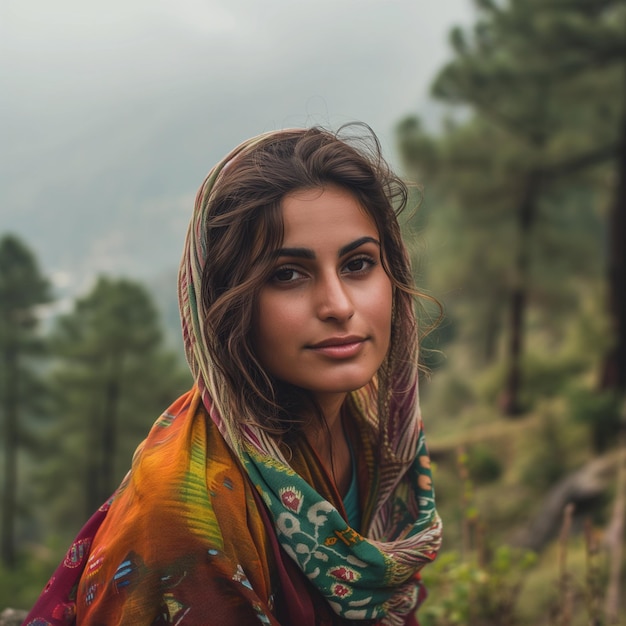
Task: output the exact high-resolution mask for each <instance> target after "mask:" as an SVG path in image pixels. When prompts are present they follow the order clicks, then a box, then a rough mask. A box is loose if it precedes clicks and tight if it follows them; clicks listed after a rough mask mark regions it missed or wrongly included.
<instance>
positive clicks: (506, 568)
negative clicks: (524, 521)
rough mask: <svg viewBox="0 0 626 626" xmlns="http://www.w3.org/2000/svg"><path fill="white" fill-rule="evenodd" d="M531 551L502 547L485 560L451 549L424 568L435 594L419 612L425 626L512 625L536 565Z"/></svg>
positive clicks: (421, 621) (429, 586)
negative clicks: (531, 570) (522, 593)
mask: <svg viewBox="0 0 626 626" xmlns="http://www.w3.org/2000/svg"><path fill="white" fill-rule="evenodd" d="M535 562H536V557H535V555H534V554H533V553H532V552H528V551H522V550H514V549H512V548H509V547H507V546H501V547H499V548H497V549H496V550H495V552H494V553H493V556H492V557H491V558H489V559H488V560H487V561H486V562H485V563H483V564H479V563H477V562H475V561H472V560H469V559H464V558H463V557H462V556H461V555H460V554H459V553H457V552H454V551H451V552H448V553H446V554H445V555H443V556H442V557H441V558H439V559H438V560H437V561H436V562H435V564H434V566H431V567H430V568H428V569H426V570H424V582H425V584H426V587H427V588H428V589H431V590H432V595H431V597H430V598H429V599H428V601H427V602H426V604H425V605H424V608H423V609H422V611H420V614H419V616H420V624H421V625H422V626H453V625H457V624H458V625H459V626H461V625H462V626H466V625H467V624H472V626H492V625H493V626H496V625H498V626H513V625H514V624H518V623H519V622H518V619H517V613H516V608H517V602H518V598H519V593H520V589H521V587H522V585H523V582H524V577H525V576H526V573H527V572H528V570H529V569H530V568H531V567H532V566H533V565H534V564H535Z"/></svg>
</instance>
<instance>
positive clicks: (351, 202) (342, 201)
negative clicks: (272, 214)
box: [281, 186, 378, 245]
mask: <svg viewBox="0 0 626 626" xmlns="http://www.w3.org/2000/svg"><path fill="white" fill-rule="evenodd" d="M281 211H282V218H283V228H284V238H283V245H286V244H289V245H291V244H294V245H295V244H297V243H299V244H301V245H304V244H306V243H309V244H316V245H322V244H324V243H331V242H336V241H341V242H343V243H345V241H346V240H352V239H356V238H358V237H363V236H370V237H376V238H378V228H377V226H376V223H375V222H374V220H373V218H372V217H371V216H370V214H369V213H368V212H367V210H366V209H365V208H364V207H363V205H362V204H361V203H360V202H359V200H358V199H357V198H356V196H354V195H353V194H352V193H350V192H349V191H348V190H346V189H343V188H341V187H337V186H326V187H323V188H315V189H302V190H298V191H295V192H292V193H290V194H288V195H287V196H285V198H283V201H282V203H281Z"/></svg>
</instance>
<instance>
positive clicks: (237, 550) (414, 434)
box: [24, 134, 441, 626]
mask: <svg viewBox="0 0 626 626" xmlns="http://www.w3.org/2000/svg"><path fill="white" fill-rule="evenodd" d="M265 137H267V135H265V136H261V137H259V138H255V139H253V140H251V141H249V142H246V143H245V144H242V146H240V147H239V148H237V149H236V150H235V151H234V152H233V153H231V154H230V155H229V156H228V157H227V158H226V159H225V160H224V161H222V162H221V163H220V164H218V165H217V166H216V167H215V168H214V169H213V170H212V171H211V173H210V174H209V176H208V177H207V179H206V181H205V183H204V185H203V186H202V188H201V189H200V192H199V194H198V197H197V200H196V207H195V212H194V216H193V219H192V221H191V224H190V228H189V232H188V236H187V240H186V244H185V252H184V255H183V261H182V264H181V270H180V277H179V299H180V305H181V315H182V325H183V336H184V340H185V346H186V352H187V358H188V361H189V363H190V366H191V369H192V371H193V372H194V375H195V377H196V380H197V388H194V390H192V391H191V392H190V393H188V394H186V395H185V396H183V397H181V398H180V399H179V400H178V401H177V402H175V403H174V404H173V405H172V406H171V407H170V408H169V409H168V411H166V412H165V413H164V414H163V415H162V416H161V418H159V420H157V422H156V423H155V425H154V426H153V428H152V430H151V431H150V434H149V436H148V438H147V439H146V441H145V442H144V443H143V444H142V445H141V446H140V447H139V448H138V449H137V452H136V453H135V456H134V458H133V465H132V469H131V471H130V472H129V474H128V476H127V477H126V479H125V480H124V482H123V483H122V485H121V486H120V488H119V489H118V491H117V492H116V494H115V495H114V497H113V498H112V500H111V501H110V502H108V503H106V504H105V505H104V506H103V507H102V508H101V510H100V511H98V512H96V514H95V515H94V517H93V518H92V519H91V520H90V521H89V522H88V524H87V525H86V526H85V528H84V529H83V531H82V532H81V534H80V535H79V536H78V537H77V539H76V541H75V542H74V544H73V545H72V547H71V549H70V551H69V552H68V555H67V557H66V559H65V560H64V562H63V563H62V564H61V566H60V567H59V569H58V570H57V572H55V574H54V576H53V577H52V579H51V581H50V583H49V585H48V587H47V588H46V590H45V591H44V593H43V594H42V596H41V598H40V600H39V601H38V602H37V604H36V605H35V607H33V609H32V611H31V613H30V614H29V616H28V618H27V620H26V621H25V622H24V623H25V624H26V625H27V626H49V625H54V626H57V625H58V626H60V625H61V624H72V623H73V622H74V618H75V616H76V617H77V621H78V623H79V624H81V625H87V624H88V625H93V626H96V625H100V624H107V625H114V624H133V625H134V626H142V625H143V626H151V625H152V626H156V625H157V624H179V625H181V626H196V625H197V626H200V625H201V624H220V625H223V626H247V625H248V624H250V625H251V624H258V623H262V624H273V625H275V626H278V625H279V624H283V625H284V626H285V625H286V624H296V623H297V624H298V626H309V625H310V626H314V625H315V624H344V623H346V622H349V621H353V620H354V621H360V620H370V621H373V622H375V623H377V624H381V625H385V626H387V625H391V626H396V625H398V626H399V625H400V624H407V623H410V620H411V617H410V616H411V615H412V614H413V613H414V611H415V608H416V606H417V604H418V602H419V601H420V599H421V598H422V597H423V590H422V588H421V584H420V581H419V574H418V572H419V570H420V569H421V567H422V566H423V565H425V564H426V563H428V562H430V561H432V560H433V559H434V558H435V555H436V553H437V550H438V548H439V545H440V541H441V523H440V520H439V517H438V515H437V513H436V510H435V506H434V494H433V490H432V484H431V474H430V467H429V465H430V464H429V457H428V453H427V450H426V447H425V443H424V436H423V430H422V422H421V418H420V415H419V409H418V398H417V391H416V390H417V370H416V367H413V366H411V365H408V364H407V363H406V362H405V363H402V364H400V363H393V359H392V360H391V361H392V362H391V363H390V364H389V368H388V372H387V374H386V377H387V378H388V379H389V380H391V382H392V384H390V385H386V386H385V388H386V393H385V394H382V393H379V389H378V384H377V381H376V380H373V381H372V382H371V383H370V384H369V385H367V386H366V387H364V388H362V389H360V390H358V391H355V392H353V393H352V394H350V396H349V398H348V407H347V409H348V410H347V414H348V415H349V416H350V425H349V426H350V428H351V432H352V436H353V441H352V443H353V445H354V449H355V450H356V451H357V454H358V462H359V482H360V486H361V502H362V505H363V511H362V528H361V529H359V532H357V530H355V529H352V528H350V527H349V526H348V524H347V522H346V516H345V511H344V510H343V505H342V502H341V498H340V496H339V494H338V493H337V491H336V489H335V487H334V485H333V483H332V480H330V478H329V477H328V475H327V474H326V473H325V471H324V470H323V467H322V464H321V462H320V460H319V458H317V456H316V454H315V451H314V450H312V449H311V448H310V447H309V446H308V444H307V443H306V440H305V439H304V438H301V439H300V440H298V441H297V442H296V443H295V444H294V445H293V446H291V448H292V456H290V458H289V460H287V459H286V458H285V456H284V454H283V452H282V449H281V448H280V447H279V446H278V445H277V444H276V442H275V441H274V440H273V439H272V438H271V437H269V436H268V435H267V434H266V433H265V432H264V431H263V430H261V429H259V428H256V427H254V426H253V425H251V424H248V423H246V424H245V425H242V424H241V423H240V420H239V419H238V416H237V415H233V414H232V413H231V411H229V407H228V404H227V401H226V397H225V396H224V395H223V394H222V390H223V388H224V387H223V384H222V383H221V381H220V380H219V377H218V374H217V368H215V367H214V366H213V365H212V363H211V362H210V360H209V358H208V356H207V354H206V350H204V349H203V346H204V345H205V338H204V336H203V333H204V323H203V322H204V317H205V311H204V310H203V307H202V303H201V298H200V282H201V275H202V267H203V259H205V258H206V257H207V255H209V254H210V250H207V249H206V240H205V237H204V229H203V228H202V225H203V220H204V217H203V216H204V211H205V207H206V203H207V200H208V199H210V195H211V189H212V188H213V185H214V183H215V181H216V179H217V178H218V177H219V175H220V172H221V171H222V170H223V168H224V166H225V165H227V164H228V163H229V162H230V161H231V160H232V159H233V158H236V157H237V155H238V154H240V153H241V152H243V151H246V150H249V149H251V148H252V147H254V146H255V145H257V144H258V143H259V142H261V141H263V140H264V138H265ZM270 137H271V134H270ZM382 386H383V385H382V384H381V388H382ZM381 396H384V397H381ZM333 616H334V617H333Z"/></svg>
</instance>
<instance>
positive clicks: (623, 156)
mask: <svg viewBox="0 0 626 626" xmlns="http://www.w3.org/2000/svg"><path fill="white" fill-rule="evenodd" d="M621 133H622V138H621V142H622V149H621V150H620V151H619V153H618V154H619V156H618V160H617V185H616V188H615V197H614V200H613V202H612V206H611V210H610V213H609V215H608V220H607V232H608V254H607V257H608V258H607V279H608V292H609V293H608V312H609V320H610V324H611V330H612V332H613V343H612V345H611V348H610V349H609V351H608V353H607V354H606V355H605V357H604V362H603V364H602V369H601V375H600V388H601V389H606V390H613V391H616V392H618V393H624V392H626V111H625V112H624V119H623V121H622V130H621Z"/></svg>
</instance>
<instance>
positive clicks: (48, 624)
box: [23, 503, 109, 626]
mask: <svg viewBox="0 0 626 626" xmlns="http://www.w3.org/2000/svg"><path fill="white" fill-rule="evenodd" d="M108 509H109V504H108V503H107V504H105V505H103V506H101V507H100V508H99V509H98V510H97V511H96V512H95V513H94V514H93V515H92V516H91V517H90V518H89V521H88V522H87V523H86V524H85V525H84V526H83V527H82V529H81V531H80V532H79V533H78V535H77V537H76V539H75V540H74V543H73V544H72V547H71V548H70V549H69V550H68V552H67V554H66V556H65V558H64V559H63V561H62V562H61V564H60V565H59V567H57V569H56V571H55V572H54V574H52V577H51V578H50V580H49V581H48V584H47V585H46V586H45V588H44V590H43V592H42V593H41V595H40V596H39V599H38V600H37V602H36V603H35V605H34V606H33V608H32V609H31V610H30V612H29V613H28V615H27V616H26V619H25V620H24V622H23V626H67V625H68V624H74V623H75V619H76V590H77V588H78V582H79V580H80V577H81V576H82V574H83V570H84V569H85V565H86V563H87V559H88V558H89V548H90V546H91V542H92V540H93V538H94V537H95V535H96V532H98V528H100V525H101V524H102V522H103V521H104V518H105V517H106V514H107V511H108Z"/></svg>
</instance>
